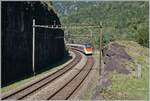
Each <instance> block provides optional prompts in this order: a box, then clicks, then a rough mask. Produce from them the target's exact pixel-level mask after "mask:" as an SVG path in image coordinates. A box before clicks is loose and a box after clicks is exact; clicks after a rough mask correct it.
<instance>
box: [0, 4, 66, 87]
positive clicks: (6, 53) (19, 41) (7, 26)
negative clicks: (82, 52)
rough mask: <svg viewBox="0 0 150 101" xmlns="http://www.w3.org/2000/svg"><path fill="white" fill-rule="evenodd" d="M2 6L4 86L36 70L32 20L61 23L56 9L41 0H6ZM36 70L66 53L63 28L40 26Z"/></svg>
mask: <svg viewBox="0 0 150 101" xmlns="http://www.w3.org/2000/svg"><path fill="white" fill-rule="evenodd" d="M1 4H2V5H1V7H2V10H1V11H2V12H1V14H2V18H1V21H2V44H1V45H2V46H1V48H2V86H3V85H5V84H7V83H9V82H12V81H14V80H17V79H20V78H22V77H24V76H27V75H29V74H32V73H33V72H32V35H33V33H32V20H33V18H34V19H35V20H36V24H40V25H52V24H53V23H54V21H55V24H60V21H59V18H58V16H57V14H56V13H55V12H54V10H53V9H50V10H49V9H48V6H47V5H46V4H45V5H44V4H43V3H41V2H29V1H28V2H27V1H25V2H5V1H3V2H2V3H1ZM35 34H36V37H35V70H36V71H39V70H41V69H43V68H45V67H48V66H49V65H51V64H52V63H54V62H57V61H59V60H61V59H62V58H63V57H64V50H65V49H64V39H63V38H57V37H60V36H64V32H63V30H56V29H55V30H54V29H45V28H36V30H35Z"/></svg>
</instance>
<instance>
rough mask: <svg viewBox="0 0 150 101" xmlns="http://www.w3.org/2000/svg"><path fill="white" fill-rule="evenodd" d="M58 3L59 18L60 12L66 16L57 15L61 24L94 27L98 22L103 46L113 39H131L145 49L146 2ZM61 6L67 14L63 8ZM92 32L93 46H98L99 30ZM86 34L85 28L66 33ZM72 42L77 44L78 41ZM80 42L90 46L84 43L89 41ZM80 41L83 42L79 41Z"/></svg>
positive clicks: (146, 28)
mask: <svg viewBox="0 0 150 101" xmlns="http://www.w3.org/2000/svg"><path fill="white" fill-rule="evenodd" d="M59 4H61V8H60V9H62V11H60V12H58V13H60V14H61V15H63V14H62V13H64V12H68V13H67V14H66V13H65V14H66V15H65V14H64V16H60V17H61V22H62V24H74V25H80V24H81V25H87V24H90V25H98V24H99V23H100V21H101V22H102V23H103V34H104V39H103V40H104V43H105V44H107V43H109V42H110V41H114V40H133V41H137V42H138V43H139V44H141V45H143V46H146V47H148V22H149V21H148V19H149V3H148V1H134V2H132V1H130V2H126V1H117V2H111V1H109V2H105V1H101V2H76V3H74V2H72V3H71V2H59ZM66 4H68V5H66ZM63 5H65V7H64V8H67V10H68V11H66V10H65V9H63ZM58 7H59V6H58V5H57V7H56V8H57V9H58ZM73 8H74V9H73ZM75 8H76V9H75ZM92 31H93V35H94V36H93V37H94V38H93V41H94V44H95V45H96V46H98V45H97V44H98V43H99V39H98V34H99V29H92ZM89 33H90V31H89V30H87V29H86V30H85V29H78V30H76V29H74V30H69V34H73V35H84V34H86V35H87V34H89ZM72 39H74V40H75V41H77V42H80V40H78V39H79V38H72ZM84 39H85V42H90V43H91V41H88V40H89V39H88V40H87V38H84ZM81 40H82V41H83V39H81ZM90 40H91V39H90ZM97 48H98V47H97Z"/></svg>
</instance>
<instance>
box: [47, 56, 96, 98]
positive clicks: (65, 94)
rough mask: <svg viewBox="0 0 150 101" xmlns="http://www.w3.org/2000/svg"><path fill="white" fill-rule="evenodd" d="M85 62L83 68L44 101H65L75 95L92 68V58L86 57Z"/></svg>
mask: <svg viewBox="0 0 150 101" xmlns="http://www.w3.org/2000/svg"><path fill="white" fill-rule="evenodd" d="M87 58H88V59H87V62H86V64H85V65H84V67H83V68H82V69H81V70H80V71H79V72H78V74H76V75H75V76H74V77H73V78H72V79H71V80H70V81H69V82H66V84H65V85H64V86H63V87H61V88H60V89H59V90H57V91H56V92H55V93H53V94H52V95H50V96H49V97H48V98H46V100H67V99H70V98H71V96H73V95H74V94H75V92H76V91H77V90H78V87H79V86H80V85H81V84H82V82H83V81H84V80H85V79H86V77H87V76H88V74H89V73H90V71H91V70H92V67H93V66H94V58H93V57H92V56H87Z"/></svg>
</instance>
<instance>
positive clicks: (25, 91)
mask: <svg viewBox="0 0 150 101" xmlns="http://www.w3.org/2000/svg"><path fill="white" fill-rule="evenodd" d="M73 52H74V53H75V54H76V57H75V58H74V60H73V61H72V62H70V63H69V64H68V65H66V66H65V67H64V68H61V69H59V70H57V71H56V72H54V73H52V74H50V75H48V76H46V77H44V78H42V79H40V80H38V81H36V82H34V83H33V84H30V85H28V86H26V87H24V88H22V89H20V90H18V91H15V92H13V93H11V94H8V95H3V96H2V98H1V99H2V100H7V99H16V100H21V99H24V98H26V97H27V96H28V95H31V94H33V93H34V92H36V91H37V90H40V89H42V88H43V87H45V86H46V85H47V84H49V83H51V82H52V81H54V80H56V79H57V78H59V77H60V76H62V75H64V74H65V73H67V72H68V71H69V70H71V69H72V68H73V67H74V66H75V65H76V64H77V63H78V62H79V61H80V60H81V58H82V57H81V54H80V53H79V52H77V51H75V50H74V51H73Z"/></svg>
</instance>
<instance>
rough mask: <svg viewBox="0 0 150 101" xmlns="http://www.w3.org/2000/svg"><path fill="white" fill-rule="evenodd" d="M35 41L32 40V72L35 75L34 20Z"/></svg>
mask: <svg viewBox="0 0 150 101" xmlns="http://www.w3.org/2000/svg"><path fill="white" fill-rule="evenodd" d="M32 27H33V39H32V71H33V74H34V75H35V66H34V64H35V19H33V26H32Z"/></svg>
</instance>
